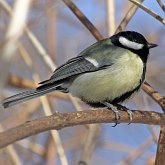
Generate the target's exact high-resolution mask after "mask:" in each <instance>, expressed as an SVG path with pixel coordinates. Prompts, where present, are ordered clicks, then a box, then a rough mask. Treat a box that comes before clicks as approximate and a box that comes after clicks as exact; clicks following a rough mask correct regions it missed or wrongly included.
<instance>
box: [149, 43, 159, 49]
mask: <svg viewBox="0 0 165 165" xmlns="http://www.w3.org/2000/svg"><path fill="white" fill-rule="evenodd" d="M157 46H158V45H157V44H152V43H148V44H147V47H148V48H149V49H151V48H154V47H157Z"/></svg>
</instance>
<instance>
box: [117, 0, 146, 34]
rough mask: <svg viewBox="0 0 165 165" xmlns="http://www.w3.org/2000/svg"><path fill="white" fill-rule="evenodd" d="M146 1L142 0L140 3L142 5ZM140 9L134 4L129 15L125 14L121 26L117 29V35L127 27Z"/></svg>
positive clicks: (129, 10)
mask: <svg viewBox="0 0 165 165" xmlns="http://www.w3.org/2000/svg"><path fill="white" fill-rule="evenodd" d="M143 1H144V0H140V1H139V2H140V3H142V2H143ZM138 9H139V7H138V6H137V5H134V4H132V5H131V6H130V8H129V9H128V11H127V13H126V14H125V16H124V18H123V19H122V21H121V22H120V24H119V26H118V27H117V29H116V31H115V34H116V33H118V32H120V31H123V30H124V29H125V28H126V26H127V25H128V23H129V21H130V20H131V19H132V17H133V16H134V14H135V13H136V11H137V10H138Z"/></svg>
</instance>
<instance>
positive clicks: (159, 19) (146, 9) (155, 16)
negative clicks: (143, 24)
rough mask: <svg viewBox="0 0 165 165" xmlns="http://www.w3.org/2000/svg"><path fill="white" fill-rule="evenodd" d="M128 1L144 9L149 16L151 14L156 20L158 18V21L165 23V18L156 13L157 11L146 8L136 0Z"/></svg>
mask: <svg viewBox="0 0 165 165" xmlns="http://www.w3.org/2000/svg"><path fill="white" fill-rule="evenodd" d="M129 1H130V2H132V3H134V4H135V5H137V6H138V7H140V8H141V9H142V10H144V11H145V12H146V13H148V14H149V15H151V16H153V17H154V18H155V19H156V20H158V21H159V22H161V23H162V24H164V25H165V20H164V19H163V18H162V17H161V16H160V15H158V14H157V13H155V12H153V11H151V10H150V9H149V8H147V7H146V6H144V5H142V4H141V3H139V2H138V1H136V0H129Z"/></svg>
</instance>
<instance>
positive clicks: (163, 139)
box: [155, 125, 165, 165]
mask: <svg viewBox="0 0 165 165" xmlns="http://www.w3.org/2000/svg"><path fill="white" fill-rule="evenodd" d="M164 155H165V126H164V125H163V126H161V129H160V135H159V141H158V147H157V153H156V160H155V165H162V164H165V159H164Z"/></svg>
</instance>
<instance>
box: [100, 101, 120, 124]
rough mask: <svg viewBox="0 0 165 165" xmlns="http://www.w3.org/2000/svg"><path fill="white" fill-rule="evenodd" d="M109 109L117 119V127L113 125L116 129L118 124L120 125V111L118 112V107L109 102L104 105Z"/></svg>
mask: <svg viewBox="0 0 165 165" xmlns="http://www.w3.org/2000/svg"><path fill="white" fill-rule="evenodd" d="M103 104H104V105H105V106H106V107H107V108H110V109H111V110H112V111H113V112H114V113H115V119H116V122H115V125H113V126H112V127H116V126H117V125H118V124H120V122H119V120H120V113H119V111H118V110H117V107H116V106H114V105H112V104H110V103H108V102H105V103H103Z"/></svg>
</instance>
